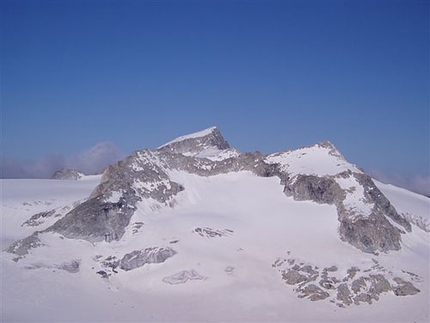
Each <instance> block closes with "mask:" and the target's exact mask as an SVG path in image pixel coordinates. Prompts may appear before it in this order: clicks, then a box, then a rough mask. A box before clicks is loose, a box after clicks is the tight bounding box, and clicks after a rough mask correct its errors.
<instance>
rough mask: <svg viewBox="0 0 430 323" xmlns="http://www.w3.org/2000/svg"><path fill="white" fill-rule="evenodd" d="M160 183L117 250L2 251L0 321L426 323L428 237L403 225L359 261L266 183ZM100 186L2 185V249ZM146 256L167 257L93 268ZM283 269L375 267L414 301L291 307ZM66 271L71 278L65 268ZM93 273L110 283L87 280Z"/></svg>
mask: <svg viewBox="0 0 430 323" xmlns="http://www.w3.org/2000/svg"><path fill="white" fill-rule="evenodd" d="M170 176H171V177H172V179H173V180H175V181H176V182H178V183H181V184H182V185H183V186H184V187H185V190H184V191H182V192H180V193H179V194H178V195H177V198H176V202H177V204H176V205H175V207H174V208H167V207H160V206H159V204H157V202H151V201H144V202H140V205H139V206H138V207H139V208H138V211H137V212H136V213H135V214H134V215H133V217H132V219H131V223H130V225H129V227H128V228H127V232H126V234H125V235H124V236H123V237H122V239H121V240H120V241H114V242H111V243H107V242H98V243H89V242H87V241H84V240H70V239H65V238H63V237H61V236H60V235H58V234H51V233H50V234H45V235H43V237H42V238H41V240H42V242H43V243H44V244H45V246H42V247H39V248H35V249H32V250H31V253H30V254H29V255H27V256H26V257H24V258H22V259H20V260H19V261H18V262H15V261H14V260H13V258H15V257H16V255H14V254H9V253H5V252H3V253H2V286H1V290H2V293H1V294H2V295H1V296H2V300H1V303H2V306H3V308H2V321H4V322H10V321H17V322H35V321H53V322H54V321H55V322H60V321H68V322H70V321H73V322H75V321H81V322H91V321H99V322H100V321H104V322H108V321H200V322H201V321H205V322H207V321H224V322H225V321H243V322H249V321H259V322H262V321H267V322H273V321H279V322H389V321H390V322H428V321H429V296H430V295H429V281H430V280H429V279H430V277H429V243H430V241H429V234H428V232H425V231H424V230H422V229H420V228H418V227H417V226H415V225H413V228H412V229H413V230H412V233H409V234H405V235H403V245H402V250H400V251H398V252H390V253H388V254H379V255H373V254H366V253H363V252H361V251H360V250H358V249H355V248H353V247H351V246H350V245H349V244H346V243H344V242H342V241H341V240H340V239H339V235H338V232H337V228H338V221H337V214H336V210H335V207H334V206H329V205H321V204H317V203H314V202H309V201H305V202H297V201H294V200H293V199H292V198H289V197H286V196H285V195H284V194H283V192H282V186H281V185H279V179H278V178H276V177H272V178H262V177H257V176H255V175H253V174H252V173H250V172H238V173H229V174H224V175H217V176H211V177H201V176H198V175H193V174H188V173H185V172H180V171H175V172H172V173H171V174H170ZM99 179H100V177H86V178H85V179H84V180H80V181H53V180H2V181H1V186H2V206H1V217H2V221H1V222H2V237H1V240H2V244H3V246H2V249H5V248H6V247H7V246H8V245H9V244H10V243H11V242H12V241H14V240H17V239H20V238H23V237H25V236H27V235H29V234H31V233H32V232H33V231H35V230H42V229H44V228H46V227H47V226H48V225H49V224H52V222H53V221H55V219H47V220H46V221H45V222H44V223H42V224H40V225H39V226H36V227H29V226H21V224H22V223H23V222H25V221H26V220H28V219H29V218H30V217H31V216H32V215H34V214H36V213H39V212H42V211H49V210H51V209H54V208H56V209H58V210H60V211H61V208H63V207H65V206H71V205H73V204H74V203H76V202H78V201H82V200H83V199H85V198H86V197H88V196H89V194H90V192H91V190H92V189H93V188H94V187H95V186H96V185H97V183H98V180H99ZM378 186H379V187H380V189H381V190H382V191H383V192H384V194H386V195H387V197H388V198H389V199H390V200H391V201H392V203H393V205H394V206H395V207H396V208H399V212H403V213H407V212H409V213H411V214H418V213H419V215H420V216H421V217H425V216H426V215H427V216H428V211H429V206H430V202H429V199H426V198H421V197H419V196H418V195H416V194H413V193H410V192H407V191H404V190H401V189H397V188H393V187H391V186H387V185H385V184H382V183H378ZM417 201H421V202H419V203H418V202H417ZM60 211H59V214H60V215H59V216H61V214H63V213H61V212H60ZM426 211H427V213H426ZM427 219H428V218H427ZM153 247H158V248H166V249H167V248H170V249H172V250H174V252H175V254H174V255H173V256H172V257H170V258H168V259H167V260H165V261H164V262H162V263H153V264H146V265H144V266H143V267H140V268H136V269H134V270H129V271H125V270H121V269H116V270H115V269H114V270H112V271H108V269H109V268H106V267H103V265H102V260H103V259H109V257H116V258H117V259H121V258H122V257H123V256H124V255H125V254H128V253H131V252H132V251H134V250H136V249H146V248H153ZM112 259H113V258H112ZM287 259H295V261H296V262H297V263H303V264H310V265H312V266H316V267H318V268H328V267H331V266H335V267H336V268H337V273H338V274H339V275H340V276H344V275H345V274H346V272H347V270H348V269H349V268H351V267H354V266H355V267H359V268H360V269H361V271H360V273H359V274H358V275H360V274H361V275H365V274H366V272H365V271H366V270H369V272H372V271H376V270H380V269H378V268H383V269H384V270H386V272H387V273H389V272H391V273H392V276H399V277H403V276H402V275H406V274H405V272H412V273H414V275H416V276H414V277H417V279H416V280H415V281H414V285H415V286H416V287H417V288H419V289H420V292H419V293H418V294H416V295H413V296H404V297H399V296H395V295H394V294H393V293H385V294H383V295H381V296H380V299H379V301H374V302H373V303H372V304H371V305H368V304H367V303H360V305H351V306H348V307H345V308H341V307H338V306H336V301H335V300H334V298H335V296H336V294H333V295H330V297H329V298H327V299H326V300H323V301H315V302H312V301H309V300H308V299H301V298H298V297H297V293H296V292H295V291H294V290H293V286H290V285H287V284H286V283H285V281H284V280H283V279H282V275H281V274H280V272H279V270H278V267H277V265H276V264H277V263H281V262H282V261H283V260H287ZM73 261H76V262H79V263H80V266H79V271H76V272H75V271H73V270H69V271H68V270H64V268H65V266H64V264H70V263H73ZM277 261H278V262H277ZM375 261H376V262H377V263H378V266H379V267H375ZM375 268H376V269H375ZM102 270H103V271H104V272H105V273H106V274H108V275H110V276H108V278H103V277H102V275H101V274H97V272H100V271H102ZM70 271H71V272H70ZM330 300H333V302H330Z"/></svg>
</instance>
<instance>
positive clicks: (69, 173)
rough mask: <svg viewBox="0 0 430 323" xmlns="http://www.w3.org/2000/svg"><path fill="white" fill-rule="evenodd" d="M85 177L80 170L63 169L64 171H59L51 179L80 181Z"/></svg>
mask: <svg viewBox="0 0 430 323" xmlns="http://www.w3.org/2000/svg"><path fill="white" fill-rule="evenodd" d="M83 176H85V175H84V173H82V172H80V171H78V170H75V169H69V168H63V169H60V170H57V171H56V172H55V173H54V174H53V175H52V176H51V179H62V180H78V179H81V178H82V177H83Z"/></svg>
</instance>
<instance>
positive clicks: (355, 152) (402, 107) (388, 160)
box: [1, 0, 430, 188]
mask: <svg viewBox="0 0 430 323" xmlns="http://www.w3.org/2000/svg"><path fill="white" fill-rule="evenodd" d="M1 14H2V16H1V21H2V22H1V25H2V29H1V33H2V34H1V38H2V88H1V90H2V109H1V112H2V115H1V118H2V127H1V135H2V161H3V163H2V176H3V177H20V176H32V177H34V176H36V177H37V176H42V177H44V176H48V173H50V172H51V170H52V168H53V167H54V166H55V167H59V166H62V165H64V164H67V165H72V166H73V165H75V166H81V167H83V168H86V169H87V170H90V169H91V167H95V166H100V165H99V164H103V163H104V162H108V161H111V160H114V159H116V158H120V157H121V156H124V155H127V154H129V153H131V152H132V151H133V150H137V149H142V148H155V147H157V146H159V145H161V144H163V143H164V142H167V141H169V140H171V139H173V138H174V137H177V136H179V135H183V134H186V133H190V132H194V131H198V130H201V129H204V128H207V127H209V126H212V125H216V126H218V128H219V129H220V131H221V132H222V134H223V135H224V137H225V138H226V140H227V141H229V143H230V145H231V146H233V147H236V148H238V149H239V150H241V151H255V150H260V151H262V152H264V153H269V152H274V151H278V150H283V149H287V148H298V147H301V146H305V145H310V144H314V143H316V142H319V141H323V140H330V141H331V142H333V143H334V145H335V146H337V147H338V149H339V150H340V151H341V152H342V153H343V154H344V155H345V156H346V158H347V159H348V160H349V161H351V162H353V163H355V164H357V165H359V166H361V167H362V168H364V169H365V170H366V171H368V172H371V173H372V174H377V175H378V176H379V177H380V178H385V179H386V180H391V181H393V182H396V178H397V182H396V183H399V181H403V182H404V185H406V186H407V185H410V186H412V185H413V183H414V181H418V182H420V183H421V184H418V185H421V186H423V185H424V188H425V187H427V188H428V185H429V181H428V179H429V175H430V174H429V163H430V161H429V158H430V157H429V155H430V152H429V150H430V142H429V141H430V134H429V128H430V117H429V1H417V0H409V1H394V0H389V1H366V0H362V1H323V0H318V1H311V0H307V1H213V2H211V1H137V0H136V1H79V0H75V1H72V0H65V1H39V0H33V1H19V0H15V1H8V0H6V1H2V2H1ZM90 158H95V159H97V158H98V159H97V165H91V161H89V159H90ZM85 163H87V164H85ZM83 164H85V165H83ZM405 183H406V184H405ZM408 183H409V184H408Z"/></svg>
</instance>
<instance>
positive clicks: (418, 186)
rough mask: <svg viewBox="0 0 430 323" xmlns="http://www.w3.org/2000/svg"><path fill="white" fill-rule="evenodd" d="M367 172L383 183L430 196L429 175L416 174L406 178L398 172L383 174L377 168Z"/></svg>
mask: <svg viewBox="0 0 430 323" xmlns="http://www.w3.org/2000/svg"><path fill="white" fill-rule="evenodd" d="M369 174H370V175H371V176H372V177H373V178H375V179H377V180H378V181H381V182H383V183H387V184H393V185H396V186H399V187H403V188H406V189H408V190H410V191H413V192H416V193H419V194H422V195H426V196H430V176H423V175H416V176H413V177H410V178H407V177H405V176H402V175H400V174H385V173H382V172H381V171H378V170H371V171H369Z"/></svg>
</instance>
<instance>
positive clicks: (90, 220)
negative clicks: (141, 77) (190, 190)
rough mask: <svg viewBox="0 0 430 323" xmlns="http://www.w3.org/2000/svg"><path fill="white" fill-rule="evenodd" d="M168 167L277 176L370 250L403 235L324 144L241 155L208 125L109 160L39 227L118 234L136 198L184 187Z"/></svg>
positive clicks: (382, 202)
mask: <svg viewBox="0 0 430 323" xmlns="http://www.w3.org/2000/svg"><path fill="white" fill-rule="evenodd" d="M172 171H185V172H188V173H193V174H197V175H199V176H213V175H217V174H223V173H229V172H238V171H251V172H253V173H254V174H255V175H257V176H262V177H271V176H277V177H279V179H280V184H281V185H282V186H284V193H285V195H286V196H288V197H293V198H294V199H295V200H299V201H304V200H308V201H314V202H316V203H322V204H332V205H335V206H336V209H337V214H338V220H339V235H340V238H341V239H342V240H343V241H345V242H348V243H350V244H351V245H353V246H354V247H356V248H358V249H360V250H362V251H364V252H368V253H375V252H378V251H382V252H388V251H390V250H399V249H400V248H401V235H402V233H405V231H410V230H411V226H410V224H409V222H408V221H407V220H406V219H405V218H404V217H402V216H400V215H399V214H398V213H397V212H396V210H395V209H394V207H393V206H392V205H391V204H390V202H389V201H388V199H387V198H385V196H384V195H383V194H382V193H381V191H379V189H378V188H377V187H376V186H375V184H374V183H373V182H372V179H371V178H370V177H369V176H368V175H366V174H365V173H364V172H363V171H362V170H361V169H359V168H358V167H357V166H355V165H353V164H350V163H348V162H347V161H346V160H345V158H344V157H343V156H342V155H341V154H340V152H339V151H338V150H337V149H336V148H335V147H334V146H333V145H332V144H331V143H330V142H323V143H320V144H317V145H314V146H310V147H304V148H301V149H297V150H292V151H284V152H280V153H275V154H271V155H268V156H264V155H262V154H261V153H258V152H255V153H239V152H238V151H237V150H235V149H231V148H230V146H229V144H228V143H227V141H225V139H224V138H223V137H222V135H221V133H220V132H219V130H218V129H217V128H215V127H212V128H209V129H206V130H203V131H201V132H198V133H195V134H191V135H187V136H183V137H179V138H177V139H175V140H173V141H171V142H169V143H167V144H165V145H163V146H161V147H159V148H158V149H156V150H148V149H144V150H141V151H136V152H134V153H133V154H132V155H131V156H129V157H127V158H125V159H124V160H122V161H120V162H118V163H116V164H114V165H111V166H109V167H108V168H107V169H106V170H105V172H104V173H103V176H102V179H101V182H100V184H99V185H98V186H97V187H96V188H95V190H94V191H93V192H92V194H91V196H90V197H89V199H88V200H87V201H85V202H83V203H82V204H80V205H79V206H77V207H75V208H74V209H72V210H71V211H70V212H69V213H67V214H66V215H65V216H64V217H63V218H61V219H60V220H58V221H57V222H56V223H55V224H54V225H52V226H51V227H49V228H48V229H46V230H45V231H44V232H56V233H59V234H62V235H63V236H65V237H67V238H79V239H86V240H89V241H102V240H105V241H108V242H110V241H113V240H119V239H120V238H121V237H122V236H123V234H124V232H125V228H126V227H127V226H128V225H129V224H130V219H131V218H132V216H133V214H134V212H135V211H136V209H137V207H138V203H139V202H141V201H154V203H157V204H158V205H159V206H164V207H172V206H174V205H175V203H176V196H177V194H178V193H179V192H181V191H183V190H187V187H184V186H183V185H182V184H181V183H179V182H176V181H175V180H173V179H172V176H171V173H172ZM35 238H36V237H33V238H31V239H29V238H26V239H27V240H25V239H24V240H21V241H18V242H17V243H15V244H13V245H12V246H11V247H10V248H9V249H8V250H9V251H10V252H16V253H18V252H17V251H19V254H25V253H26V250H24V249H26V248H27V250H28V248H32V247H33V246H35V245H37V244H36V243H34V240H35ZM30 240H31V241H30ZM30 242H31V243H30Z"/></svg>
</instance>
